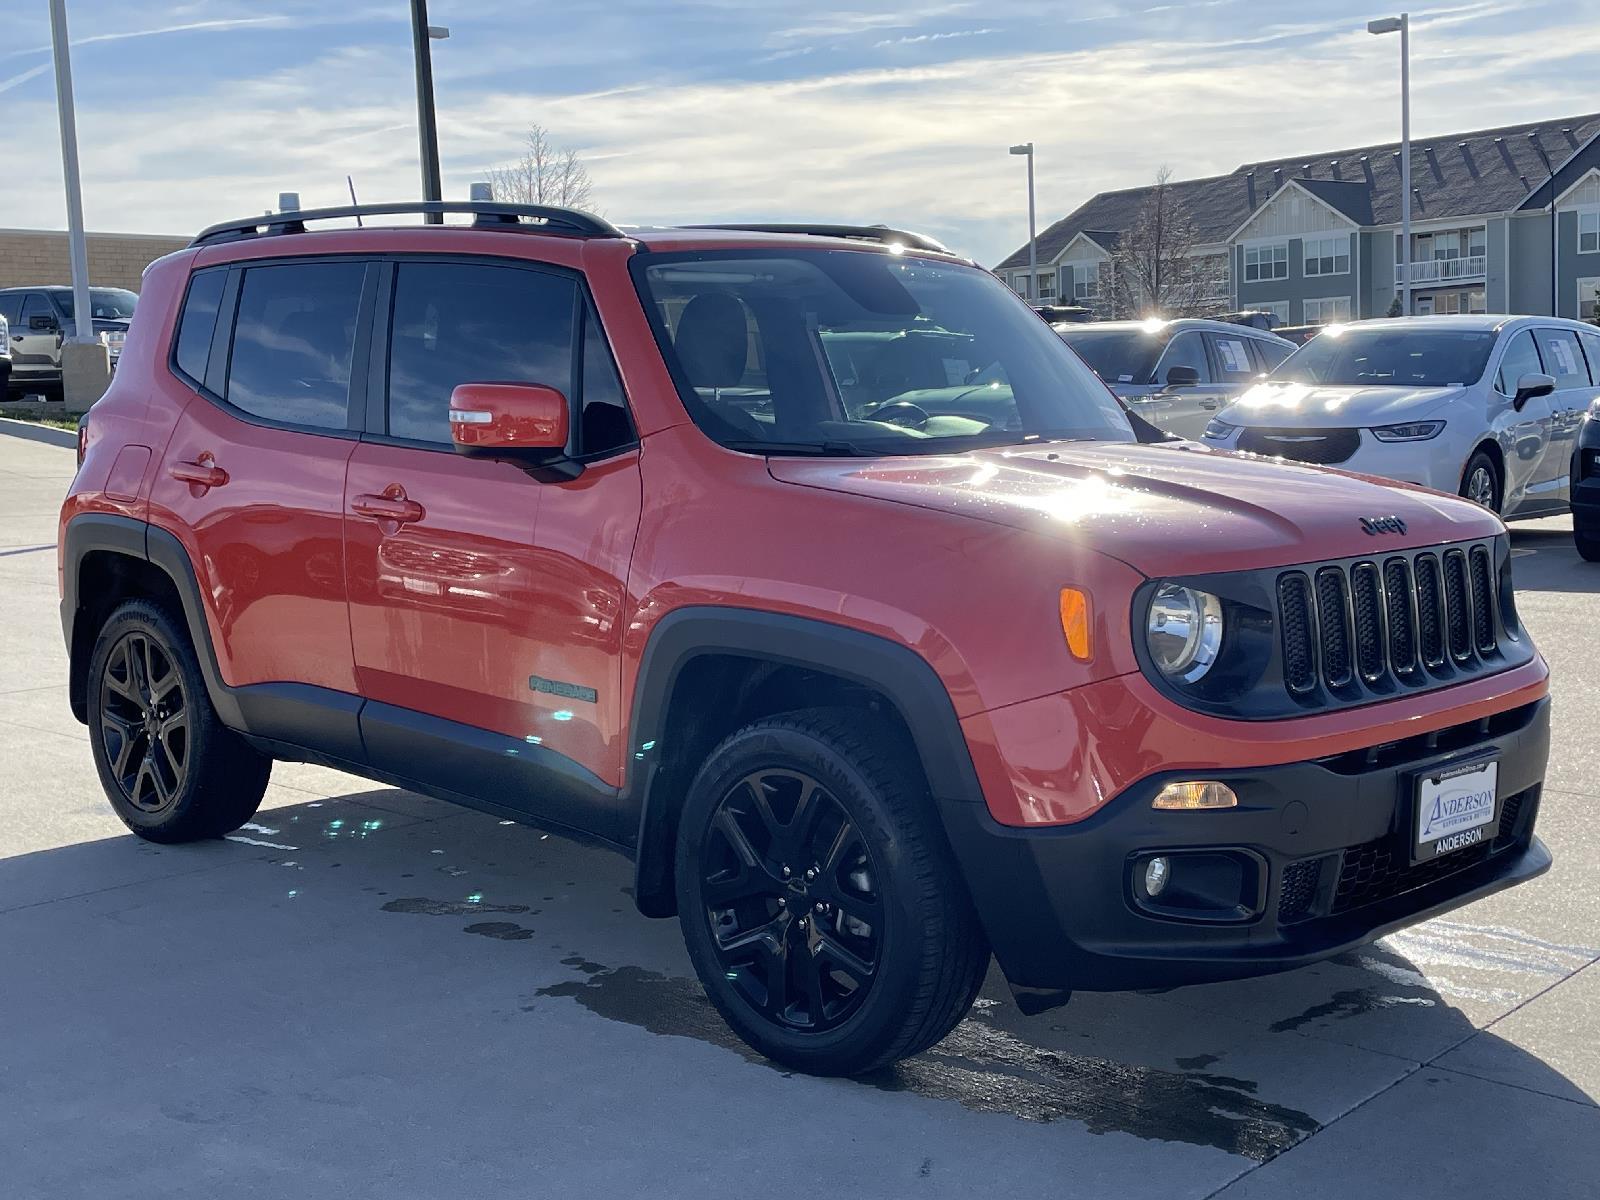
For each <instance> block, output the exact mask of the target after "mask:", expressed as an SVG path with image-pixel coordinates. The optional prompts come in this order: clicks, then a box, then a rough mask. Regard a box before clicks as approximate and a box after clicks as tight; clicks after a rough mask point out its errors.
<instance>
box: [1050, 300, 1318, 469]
mask: <svg viewBox="0 0 1600 1200" xmlns="http://www.w3.org/2000/svg"><path fill="white" fill-rule="evenodd" d="M1053 328H1054V329H1055V331H1056V333H1058V334H1059V335H1060V336H1061V340H1062V341H1064V342H1066V343H1067V345H1069V346H1071V347H1072V348H1073V349H1074V350H1076V351H1077V352H1078V355H1079V357H1080V358H1082V359H1083V361H1084V362H1086V363H1088V364H1089V367H1090V369H1092V370H1093V371H1094V373H1095V374H1096V375H1098V376H1100V378H1101V379H1103V380H1105V382H1106V385H1107V386H1108V387H1109V388H1110V389H1111V390H1112V391H1113V392H1115V393H1116V394H1117V395H1118V396H1119V397H1120V398H1122V399H1123V400H1125V401H1127V403H1128V406H1129V407H1130V408H1131V409H1132V410H1133V411H1134V412H1136V413H1138V414H1139V416H1141V417H1143V418H1144V419H1145V420H1146V421H1149V422H1150V423H1151V424H1152V425H1155V426H1157V427H1158V428H1160V429H1164V430H1166V431H1167V432H1168V433H1175V434H1177V435H1178V436H1180V437H1186V438H1195V439H1198V438H1199V437H1200V435H1201V434H1202V433H1204V432H1205V428H1206V423H1207V422H1208V421H1210V420H1211V418H1212V417H1213V416H1215V415H1216V413H1217V412H1218V411H1219V410H1220V409H1221V408H1223V407H1224V406H1225V405H1226V404H1227V403H1228V402H1229V401H1231V400H1232V399H1233V398H1234V397H1235V396H1238V395H1239V394H1240V393H1241V392H1243V391H1244V390H1245V389H1246V388H1248V387H1249V386H1250V385H1251V384H1253V383H1254V382H1255V381H1256V379H1257V378H1258V377H1259V376H1261V375H1264V374H1266V373H1267V372H1268V371H1270V370H1272V368H1274V367H1276V366H1277V365H1278V364H1279V363H1281V362H1282V361H1283V360H1284V359H1286V358H1288V357H1289V355H1291V354H1293V353H1294V350H1295V346H1294V343H1293V342H1289V341H1285V340H1284V339H1283V338H1281V337H1278V336H1276V335H1275V334H1271V333H1268V332H1266V331H1265V330H1262V329H1254V328H1251V327H1250V326H1247V325H1234V324H1231V323H1229V322H1226V321H1206V320H1201V319H1199V318H1181V319H1179V320H1175V321H1161V320H1149V321H1096V322H1094V323H1092V324H1087V325H1078V324H1061V325H1056V326H1053Z"/></svg>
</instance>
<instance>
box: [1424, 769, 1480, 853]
mask: <svg viewBox="0 0 1600 1200" xmlns="http://www.w3.org/2000/svg"><path fill="white" fill-rule="evenodd" d="M1499 775H1500V764H1499V763H1498V762H1497V761H1495V760H1494V759H1479V760H1478V761H1477V762H1471V763H1465V764H1463V765H1461V766H1457V767H1447V768H1445V769H1444V770H1442V771H1436V772H1434V773H1433V774H1430V775H1423V776H1421V777H1419V778H1418V780H1417V825H1416V831H1417V832H1416V844H1415V845H1414V846H1413V847H1412V851H1411V855H1412V858H1413V859H1414V860H1415V861H1417V862H1423V861H1425V860H1427V859H1430V858H1437V857H1438V856H1439V855H1441V854H1449V853H1451V852H1452V851H1455V850H1465V849H1466V848H1467V847H1468V846H1476V845H1478V844H1479V843H1481V842H1483V841H1484V840H1486V839H1488V838H1492V837H1493V836H1494V833H1495V830H1494V828H1493V825H1494V820H1495V816H1496V814H1497V813H1498V811H1499V798H1498V796H1497V795H1496V793H1495V784H1496V782H1497V780H1498V779H1499Z"/></svg>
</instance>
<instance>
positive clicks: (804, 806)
mask: <svg viewBox="0 0 1600 1200" xmlns="http://www.w3.org/2000/svg"><path fill="white" fill-rule="evenodd" d="M943 837H944V835H943V832H942V830H941V829H940V827H939V824H938V822H937V819H936V817H935V815H934V813H933V811H932V808H931V802H930V801H929V799H928V798H927V796H926V789H925V787H923V786H922V785H921V783H920V777H919V775H918V773H917V772H916V770H915V767H914V764H913V763H912V762H911V761H910V760H909V759H908V751H907V749H906V748H905V747H904V746H903V744H902V741H901V739H899V738H898V737H897V736H896V733H895V731H894V730H893V728H892V727H890V726H887V725H886V724H882V723H880V722H878V721H877V720H875V719H872V718H870V717H866V718H865V719H864V718H863V715H862V714H848V713H843V712H839V711H834V710H820V709H819V710H810V711H806V712H797V713H791V714H786V715H784V716H780V717H774V718H770V719H768V720H765V721H761V722H758V723H756V724H754V725H750V726H747V727H746V728H744V729H742V730H740V731H739V732H737V733H735V734H734V735H733V736H731V737H730V738H728V739H727V740H726V741H725V742H723V743H722V745H721V746H719V747H718V748H717V749H716V750H715V751H714V752H713V753H712V755H711V757H710V758H709V759H708V760H707V761H706V763H705V765H704V766H703V767H702V768H701V770H700V773H699V775H698V776H697V777H696V779H695V781H694V783H693V785H692V786H691V788H690V793H689V797H688V800H687V802H686V804H685V808H684V812H683V816H682V821H681V824H680V827H679V839H678V853H677V863H676V876H677V890H678V911H679V919H680V921H681V923H682V926H683V932H684V938H685V941H686V943H687V945H688V948H689V954H690V957H691V959H692V960H693V962H694V965H695V969H696V971H697V973H698V974H699V976H700V979H701V982H702V983H703V984H704V986H705V988H706V992H707V994H708V995H709V996H710V998H711V1000H712V1002H713V1003H714V1004H715V1005H716V1006H717V1008H718V1010H719V1011H720V1012H721V1013H722V1015H723V1017H724V1018H725V1019H726V1020H727V1022H728V1024H729V1025H731V1026H732V1027H733V1029H734V1030H735V1032H737V1033H738V1034H739V1035H740V1036H741V1037H742V1038H744V1040H745V1041H747V1042H749V1043H750V1044H751V1045H752V1046H754V1047H755V1048H756V1049H758V1050H760V1051H761V1052H762V1053H763V1054H765V1055H767V1056H768V1057H769V1058H772V1059H775V1060H776V1061H778V1062H782V1063H784V1064H786V1065H789V1066H792V1067H797V1068H799V1069H801V1070H805V1071H812V1072H816V1073H819V1074H855V1073H859V1072H862V1071H866V1070H870V1069H872V1068H873V1067H876V1066H880V1065H882V1064H884V1063H887V1062H890V1061H893V1060H894V1059H897V1058H902V1057H904V1056H906V1055H909V1054H915V1053H917V1052H918V1051H920V1050H923V1049H926V1048H927V1047H928V1046H931V1045H933V1044H934V1043H935V1042H937V1041H939V1040H940V1039H941V1038H943V1037H944V1036H945V1034H947V1033H948V1032H949V1031H950V1030H951V1029H952V1028H953V1027H954V1026H955V1024H956V1022H957V1021H959V1020H960V1019H961V1017H962V1016H964V1015H965V1013H966V1011H967V1009H968V1008H969V1007H970V1006H971V1004H972V1001H973V998H974V997H975V996H976V995H977V991H978V988H979V987H980V986H981V985H982V983H983V977H984V973H985V971H986V969H987V966H988V961H989V952H988V947H987V944H986V943H985V941H984V939H983V935H982V933H981V931H980V929H979V927H978V923H977V917H976V915H975V913H974V912H973V909H972V904H971V901H970V900H969V899H968V897H967V894H966V891H965V888H964V887H963V886H962V884H961V880H960V874H959V871H958V869H957V868H956V865H955V863H954V861H953V860H952V858H951V855H950V851H949V848H948V846H947V845H946V844H945V843H944V840H943Z"/></svg>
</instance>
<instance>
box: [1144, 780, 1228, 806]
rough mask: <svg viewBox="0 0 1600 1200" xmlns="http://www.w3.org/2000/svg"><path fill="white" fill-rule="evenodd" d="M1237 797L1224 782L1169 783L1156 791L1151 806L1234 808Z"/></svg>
mask: <svg viewBox="0 0 1600 1200" xmlns="http://www.w3.org/2000/svg"><path fill="white" fill-rule="evenodd" d="M1238 803H1239V797H1238V796H1236V795H1234V792H1233V789H1232V788H1231V787H1229V786H1228V785H1227V784H1225V783H1215V782H1212V783H1169V784H1167V786H1166V787H1164V788H1162V789H1161V790H1160V791H1159V792H1157V793H1156V798H1155V799H1154V800H1152V801H1151V802H1150V807H1151V808H1164V809H1169V810H1192V809H1201V808H1235V807H1237V806H1238Z"/></svg>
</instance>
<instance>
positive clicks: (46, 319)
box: [28, 313, 56, 333]
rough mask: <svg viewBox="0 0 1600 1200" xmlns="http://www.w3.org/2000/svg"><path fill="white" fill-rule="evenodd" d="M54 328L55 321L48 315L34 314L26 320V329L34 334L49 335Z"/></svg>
mask: <svg viewBox="0 0 1600 1200" xmlns="http://www.w3.org/2000/svg"><path fill="white" fill-rule="evenodd" d="M55 327H56V319H55V318H54V317H52V316H51V315H50V314H49V313H34V314H33V316H31V317H29V318H28V328H29V329H31V330H33V331H34V332H35V333H50V332H51V331H53V330H54V329H55Z"/></svg>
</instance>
